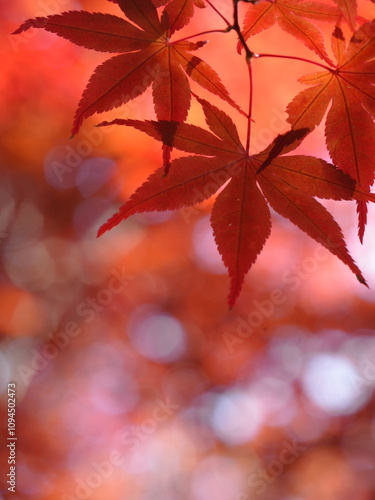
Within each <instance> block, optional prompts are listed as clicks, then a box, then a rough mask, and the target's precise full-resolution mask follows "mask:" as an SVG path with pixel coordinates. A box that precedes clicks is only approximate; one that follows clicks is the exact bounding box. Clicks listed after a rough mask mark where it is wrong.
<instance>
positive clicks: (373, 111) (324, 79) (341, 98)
mask: <svg viewBox="0 0 375 500" xmlns="http://www.w3.org/2000/svg"><path fill="white" fill-rule="evenodd" d="M332 48H333V52H334V54H335V57H336V59H337V65H336V67H335V68H333V69H330V68H327V71H324V72H318V73H314V74H311V75H307V76H304V77H302V78H300V79H299V81H300V82H302V83H306V84H308V85H314V86H313V87H311V88H308V89H306V90H303V91H302V92H300V93H299V94H298V95H297V96H296V97H295V98H294V99H293V101H292V102H291V103H290V104H289V105H288V107H287V112H288V115H289V116H288V121H289V123H291V124H292V127H293V128H301V127H307V128H309V129H310V130H313V129H314V128H315V127H316V126H317V125H318V124H319V123H320V122H321V121H322V119H323V117H324V115H325V112H326V111H327V108H328V106H329V104H330V103H332V104H331V107H330V109H329V111H328V114H327V119H326V123H325V134H326V142H327V147H328V151H329V154H330V156H331V159H332V161H333V163H334V164H335V165H337V166H338V167H339V168H341V169H342V170H343V171H344V172H346V173H347V174H349V175H350V176H351V177H352V178H353V179H355V180H356V181H357V183H358V184H359V185H360V186H361V187H362V188H364V189H369V187H370V186H371V185H372V184H373V181H374V167H375V164H374V158H375V124H374V118H375V86H374V85H375V21H372V22H368V23H366V24H364V25H363V26H361V27H360V28H359V29H358V30H357V31H356V32H355V33H354V34H353V36H352V38H351V40H350V42H349V45H348V47H346V44H345V39H344V35H343V32H342V30H341V29H340V28H339V27H336V28H335V31H334V33H333V36H332ZM357 210H358V214H359V222H358V226H359V229H358V231H359V237H360V239H361V241H362V240H363V235H364V229H365V225H366V215H367V207H366V203H364V202H363V201H360V202H359V203H358V206H357Z"/></svg>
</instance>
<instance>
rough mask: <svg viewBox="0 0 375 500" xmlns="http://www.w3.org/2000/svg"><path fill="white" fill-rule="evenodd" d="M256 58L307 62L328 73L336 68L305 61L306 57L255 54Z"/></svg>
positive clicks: (308, 60)
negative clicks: (277, 58) (276, 58)
mask: <svg viewBox="0 0 375 500" xmlns="http://www.w3.org/2000/svg"><path fill="white" fill-rule="evenodd" d="M254 57H255V58H256V59H259V58H260V57H279V58H282V59H294V60H295V61H302V62H307V63H310V64H315V66H320V67H321V68H323V69H325V70H327V71H331V72H332V71H334V70H335V68H330V67H329V66H326V65H325V64H321V63H319V62H316V61H311V60H310V59H305V58H304V57H298V56H282V55H279V54H254Z"/></svg>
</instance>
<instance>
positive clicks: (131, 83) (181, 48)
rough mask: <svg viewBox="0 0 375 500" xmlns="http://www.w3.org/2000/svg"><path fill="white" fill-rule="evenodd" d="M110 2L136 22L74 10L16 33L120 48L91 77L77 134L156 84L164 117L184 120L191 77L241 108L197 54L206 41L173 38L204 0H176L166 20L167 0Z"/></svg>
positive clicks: (158, 113)
mask: <svg viewBox="0 0 375 500" xmlns="http://www.w3.org/2000/svg"><path fill="white" fill-rule="evenodd" d="M110 1H112V2H113V3H116V4H118V6H119V7H120V8H121V10H122V11H123V13H124V14H125V16H126V17H127V19H129V21H131V22H132V23H134V24H131V23H130V22H128V21H127V20H125V19H121V18H120V17H117V16H114V15H110V14H101V13H89V12H86V11H69V12H65V13H62V14H56V15H51V16H47V17H36V18H34V19H29V20H27V21H25V22H24V23H23V24H22V25H21V26H20V27H19V28H18V29H17V30H16V31H15V32H14V34H18V33H21V32H23V31H26V30H28V29H29V28H31V27H35V28H43V29H45V30H47V31H50V32H52V33H56V34H57V35H59V36H61V37H64V38H67V39H68V40H70V41H71V42H74V43H75V44H77V45H81V46H83V47H86V48H88V49H93V50H96V51H102V52H117V53H120V55H117V56H114V57H112V58H111V59H109V60H107V61H105V62H104V63H102V64H101V65H99V66H98V67H97V68H96V70H95V72H94V73H93V75H92V76H91V78H90V80H89V83H88V85H87V87H86V89H85V91H84V92H83V95H82V98H81V101H80V103H79V105H78V109H77V111H76V114H75V119H74V124H73V129H72V134H73V135H74V134H76V133H77V132H78V130H79V128H80V127H81V125H82V122H83V120H84V119H85V118H87V117H89V116H91V115H93V114H94V113H101V112H104V111H109V110H111V109H112V108H114V107H118V106H120V105H122V104H125V103H127V102H128V101H130V100H132V99H134V98H136V97H137V96H139V95H141V94H142V93H143V92H144V91H145V90H146V89H147V88H148V87H149V86H150V85H152V91H153V99H154V105H155V112H156V116H157V117H158V119H160V120H173V121H177V122H182V121H184V120H185V119H186V117H187V113H188V110H189V107H190V100H191V92H190V86H189V82H188V77H190V78H191V79H192V80H193V81H195V82H197V83H198V84H199V85H201V86H202V87H203V88H205V89H206V90H208V91H210V92H212V93H213V94H216V95H217V96H219V97H221V98H222V99H224V100H225V101H227V102H229V103H230V104H231V105H232V106H234V107H235V108H237V109H238V110H239V111H241V110H240V108H239V107H238V106H237V104H236V103H235V102H234V101H233V99H231V97H230V96H229V93H228V91H227V90H226V88H225V87H224V85H223V84H222V82H221V80H220V78H219V76H218V75H217V73H216V72H215V71H214V70H213V69H212V68H211V67H210V66H209V65H208V64H207V63H205V62H204V61H203V60H202V59H200V58H199V57H197V56H196V55H193V54H191V51H195V50H197V49H198V48H200V47H201V46H202V45H203V44H204V43H205V42H190V41H175V42H173V41H171V40H170V36H171V34H172V33H173V32H174V31H176V30H179V29H181V28H182V27H183V26H184V25H186V24H187V23H188V21H189V20H190V18H191V16H192V14H193V12H194V6H199V7H202V6H203V5H202V0H172V1H170V2H169V3H168V4H167V6H166V7H165V9H164V10H163V12H162V15H161V18H160V19H159V16H158V12H157V9H156V7H155V4H156V5H163V4H165V3H166V2H165V1H156V2H155V4H154V3H153V2H152V1H151V0H110ZM241 112H242V111H241Z"/></svg>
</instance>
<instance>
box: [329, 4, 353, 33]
mask: <svg viewBox="0 0 375 500" xmlns="http://www.w3.org/2000/svg"><path fill="white" fill-rule="evenodd" d="M334 2H335V3H336V4H337V6H338V8H339V9H340V10H341V12H342V14H343V16H344V18H345V20H346V22H347V23H348V24H349V26H350V29H351V30H352V31H354V30H355V23H356V16H357V0H334Z"/></svg>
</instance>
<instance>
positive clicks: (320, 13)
mask: <svg viewBox="0 0 375 500" xmlns="http://www.w3.org/2000/svg"><path fill="white" fill-rule="evenodd" d="M339 17H340V12H339V10H338V9H337V8H336V7H331V6H329V5H325V4H322V3H318V2H310V1H307V2H306V1H305V0H273V1H267V0H266V1H260V2H259V3H257V4H256V5H250V6H249V8H248V10H247V12H246V16H245V20H244V26H243V36H244V38H245V40H247V39H248V38H249V37H250V36H253V35H256V34H257V33H259V32H261V31H263V30H265V29H268V28H271V27H272V26H273V25H274V24H275V23H276V22H277V23H278V24H279V26H280V27H281V28H282V29H283V30H284V31H286V32H287V33H289V34H290V35H292V36H294V37H295V38H297V40H299V41H300V42H302V43H303V44H305V45H306V46H307V47H308V48H309V49H311V50H313V51H314V52H315V53H316V54H318V56H319V57H321V58H322V59H324V60H325V61H327V62H328V63H329V64H332V61H331V59H330V58H329V57H328V55H327V52H326V49H325V47H324V38H323V35H322V33H321V31H320V30H319V29H318V28H317V27H316V26H315V25H314V24H313V23H311V22H310V21H309V19H314V20H318V21H330V22H332V21H333V22H337V20H338V19H339ZM239 48H240V45H239Z"/></svg>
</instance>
